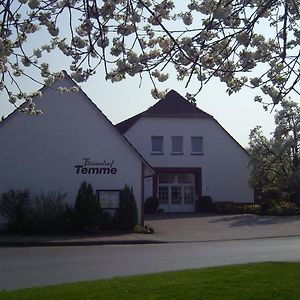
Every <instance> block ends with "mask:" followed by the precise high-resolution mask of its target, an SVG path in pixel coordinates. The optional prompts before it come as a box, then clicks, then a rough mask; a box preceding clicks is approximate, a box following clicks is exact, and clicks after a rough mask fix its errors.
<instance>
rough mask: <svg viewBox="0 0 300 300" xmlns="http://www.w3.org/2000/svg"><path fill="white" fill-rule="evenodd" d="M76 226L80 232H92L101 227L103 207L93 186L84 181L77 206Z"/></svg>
mask: <svg viewBox="0 0 300 300" xmlns="http://www.w3.org/2000/svg"><path fill="white" fill-rule="evenodd" d="M74 212H75V218H76V224H77V227H78V229H79V230H91V229H95V228H98V227H99V224H100V219H101V206H100V202H99V201H98V199H97V197H96V196H95V194H94V191H93V187H92V186H91V184H88V183H87V182H85V181H83V182H82V183H81V185H80V188H79V191H78V194H77V197H76V201H75V206H74Z"/></svg>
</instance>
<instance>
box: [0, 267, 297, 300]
mask: <svg viewBox="0 0 300 300" xmlns="http://www.w3.org/2000/svg"><path fill="white" fill-rule="evenodd" d="M0 299H1V300H11V299H18V300H19V299H20V300H48V299H49V300H57V299H60V300H64V299H65V300H75V299H76V300H77V299H78V300H99V299H104V300H109V299H120V300H126V299H137V300H140V299H143V300H150V299H151V300H152V299H159V300H164V299H172V300H176V299H184V300H186V299H193V300H201V299H203V300H213V299H221V300H227V299H237V300H247V299H249V300H250V299H251V300H266V299H272V300H281V299H282V300H289V299H290V300H297V299H300V263H258V264H245V265H234V266H226V267H217V268H207V269H197V270H187V271H178V272H166V273H158V274H152V275H143V276H133V277H124V278H114V279H109V280H99V281H88V282H80V283H74V284H62V285H56V286H47V287H39V288H31V289H24V290H17V291H7V292H6V291H2V292H0Z"/></svg>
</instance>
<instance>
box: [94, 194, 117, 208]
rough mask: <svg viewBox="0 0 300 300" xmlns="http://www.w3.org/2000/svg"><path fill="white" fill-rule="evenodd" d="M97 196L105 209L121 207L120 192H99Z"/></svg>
mask: <svg viewBox="0 0 300 300" xmlns="http://www.w3.org/2000/svg"><path fill="white" fill-rule="evenodd" d="M97 196H98V199H99V201H100V205H101V208H103V209H117V208H119V205H120V191H119V190H114V191H111V190H109V191H108V190H97Z"/></svg>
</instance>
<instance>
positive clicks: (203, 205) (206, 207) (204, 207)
mask: <svg viewBox="0 0 300 300" xmlns="http://www.w3.org/2000/svg"><path fill="white" fill-rule="evenodd" d="M198 209H199V211H201V212H212V211H213V210H214V206H213V199H212V197H211V196H202V197H201V198H200V201H199V204H198Z"/></svg>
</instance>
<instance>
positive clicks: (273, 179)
mask: <svg viewBox="0 0 300 300" xmlns="http://www.w3.org/2000/svg"><path fill="white" fill-rule="evenodd" d="M281 106H282V109H281V110H279V111H277V113H276V115H275V124H276V128H275V131H274V133H273V134H272V137H271V138H270V139H267V138H266V137H265V136H263V135H262V132H261V128H260V127H256V128H254V129H253V130H252V131H251V133H250V142H249V145H250V150H249V151H250V155H251V180H250V183H251V185H252V186H253V187H255V189H256V192H257V193H258V194H259V195H262V194H263V193H265V192H268V191H270V190H273V191H274V190H276V191H278V192H281V193H282V192H287V193H288V194H290V196H291V197H292V199H293V200H294V201H299V200H300V199H298V198H299V196H300V194H299V192H300V161H299V159H300V157H299V146H300V108H299V106H298V104H297V103H296V102H293V101H283V102H282V104H281Z"/></svg>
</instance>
